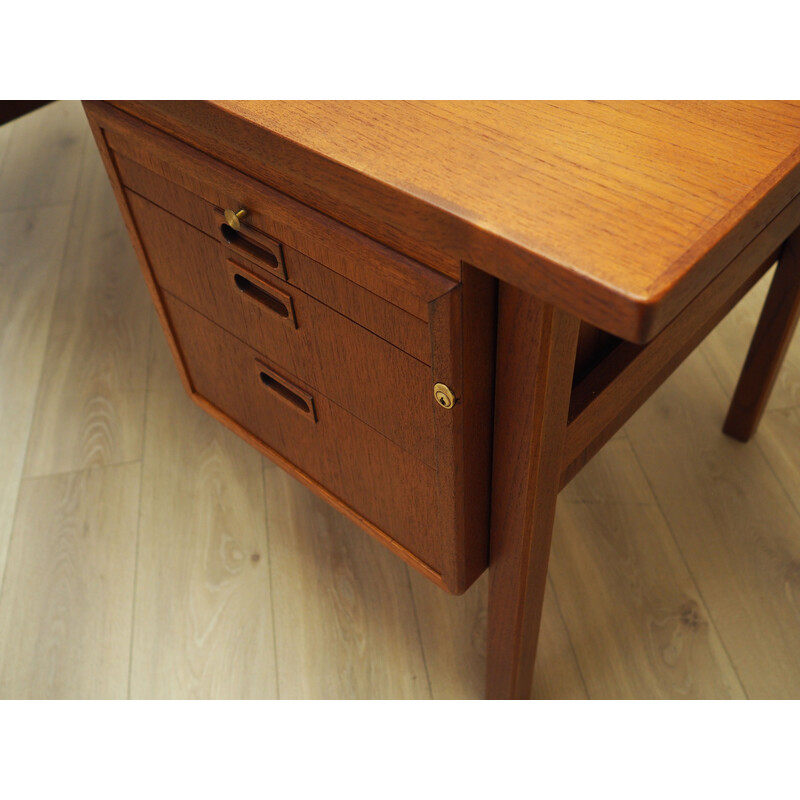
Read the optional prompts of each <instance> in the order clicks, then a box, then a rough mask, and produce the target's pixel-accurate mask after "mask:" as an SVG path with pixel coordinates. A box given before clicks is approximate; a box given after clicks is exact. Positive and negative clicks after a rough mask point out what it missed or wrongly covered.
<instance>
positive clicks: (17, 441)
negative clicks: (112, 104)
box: [0, 184, 71, 579]
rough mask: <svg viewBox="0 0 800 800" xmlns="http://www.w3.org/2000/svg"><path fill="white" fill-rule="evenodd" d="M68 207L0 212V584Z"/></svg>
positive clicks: (53, 294)
mask: <svg viewBox="0 0 800 800" xmlns="http://www.w3.org/2000/svg"><path fill="white" fill-rule="evenodd" d="M0 186H2V184H0ZM0 193H1V192H0ZM70 208H71V207H70V205H65V206H51V207H49V208H42V209H36V208H32V209H26V210H23V211H10V212H4V213H0V273H2V277H3V290H2V291H0V320H2V322H0V579H2V575H3V568H4V564H5V559H6V553H7V551H8V541H9V537H10V535H11V525H12V522H13V519H14V508H15V506H16V502H17V492H18V490H19V485H20V479H21V476H22V468H23V465H24V462H25V452H26V448H27V444H28V435H29V432H30V429H31V422H32V419H33V406H34V402H35V400H36V392H37V390H38V387H39V379H40V376H41V372H42V364H43V362H44V353H45V346H46V343H47V333H48V330H49V327H50V317H51V314H52V310H53V302H54V298H55V294H56V283H57V280H58V272H59V268H60V267H61V261H62V259H63V256H64V246H65V242H66V234H67V225H68V222H69V214H70Z"/></svg>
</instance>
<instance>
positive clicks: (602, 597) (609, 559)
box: [550, 502, 744, 699]
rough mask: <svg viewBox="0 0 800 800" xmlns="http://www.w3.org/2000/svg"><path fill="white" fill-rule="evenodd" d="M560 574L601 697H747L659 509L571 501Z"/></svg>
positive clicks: (594, 694)
mask: <svg viewBox="0 0 800 800" xmlns="http://www.w3.org/2000/svg"><path fill="white" fill-rule="evenodd" d="M550 573H551V579H552V581H553V585H554V586H555V587H556V591H557V592H558V597H559V602H560V604H561V610H562V613H563V615H564V619H565V621H566V624H567V628H568V629H569V631H570V637H571V639H572V644H573V646H574V649H575V653H576V655H577V659H578V663H579V664H580V668H581V672H582V674H583V678H584V680H585V682H586V687H587V689H588V692H589V696H590V697H591V698H593V699H624V698H634V699H635V698H638V699H648V698H649V699H655V698H665V699H689V698H726V697H744V692H743V690H742V687H741V685H740V683H739V680H738V678H737V676H736V673H735V671H734V669H733V666H732V665H731V663H730V661H729V659H728V657H727V655H726V653H725V651H724V648H723V646H722V644H721V642H720V639H719V636H718V635H717V633H716V631H715V630H714V627H713V625H712V624H711V623H710V621H709V615H708V611H707V609H706V608H705V606H704V604H703V601H702V599H701V597H700V596H699V594H698V592H697V589H696V587H695V585H694V582H693V581H692V578H691V576H690V575H689V573H688V571H687V569H686V565H685V564H684V562H683V560H682V558H681V555H680V553H679V551H678V549H677V548H676V547H675V545H674V542H673V541H672V539H671V536H670V533H669V530H668V528H667V526H666V524H665V522H664V520H663V517H662V515H661V512H660V510H659V509H658V507H657V506H654V505H627V504H622V503H613V502H603V503H563V504H561V505H560V507H559V515H558V517H557V518H556V529H555V532H554V534H553V557H552V559H551V562H550Z"/></svg>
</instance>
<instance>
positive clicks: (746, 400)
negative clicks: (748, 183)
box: [722, 231, 800, 442]
mask: <svg viewBox="0 0 800 800" xmlns="http://www.w3.org/2000/svg"><path fill="white" fill-rule="evenodd" d="M798 318H800V231H796V232H795V233H794V234H793V235H792V236H790V237H789V239H787V241H786V243H785V244H784V245H783V248H782V249H781V255H780V258H779V260H778V267H777V269H776V270H775V275H774V277H773V278H772V285H771V286H770V287H769V293H768V294H767V299H766V301H765V302H764V308H763V309H762V311H761V316H760V317H759V320H758V325H757V326H756V332H755V333H754V334H753V341H752V342H751V343H750V349H749V350H748V352H747V358H746V359H745V362H744V367H743V368H742V374H741V376H740V377H739V383H738V384H737V385H736V391H735V392H734V395H733V400H732V401H731V406H730V408H729V409H728V416H727V417H726V419H725V424H724V426H723V428H722V430H723V431H725V433H727V434H728V436H732V437H733V438H734V439H738V440H739V441H741V442H746V441H747V440H748V439H750V437H751V436H752V435H753V434H754V433H755V432H756V428H757V427H758V423H759V422H760V420H761V415H762V414H763V413H764V409H765V408H766V405H767V401H768V400H769V396H770V393H771V392H772V387H773V386H774V385H775V379H776V378H777V377H778V371H779V370H780V368H781V364H782V363H783V357H784V356H785V355H786V350H787V348H788V347H789V342H791V340H792V334H793V333H794V329H795V326H796V325H797V320H798Z"/></svg>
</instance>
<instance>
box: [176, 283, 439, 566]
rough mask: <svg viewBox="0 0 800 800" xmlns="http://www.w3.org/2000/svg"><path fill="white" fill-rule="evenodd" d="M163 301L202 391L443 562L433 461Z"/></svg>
mask: <svg viewBox="0 0 800 800" xmlns="http://www.w3.org/2000/svg"><path fill="white" fill-rule="evenodd" d="M164 300H165V305H166V308H167V313H168V315H169V317H170V320H171V322H172V324H173V329H174V330H175V332H176V338H177V342H178V347H179V348H180V351H181V353H182V355H183V358H184V363H185V365H186V369H187V372H188V373H189V378H190V380H191V382H192V386H193V387H194V388H195V391H197V392H198V393H199V394H200V395H201V396H203V397H205V398H206V399H207V400H208V401H209V402H211V403H212V404H213V405H215V406H216V407H217V408H219V409H220V410H222V411H224V412H225V413H227V414H228V415H229V416H230V417H231V419H233V420H234V421H235V422H237V423H239V425H241V426H242V427H243V428H245V429H246V430H248V431H250V432H251V433H253V434H254V435H255V436H257V437H258V438H259V439H260V440H261V441H262V442H264V443H265V444H266V445H268V446H269V447H270V448H272V449H273V450H275V451H276V452H277V453H280V454H281V455H282V456H283V457H284V458H286V459H288V460H289V461H291V462H292V463H293V464H295V465H297V466H298V467H299V468H300V469H301V470H303V471H304V472H305V473H306V474H307V475H309V476H310V477H311V478H313V479H315V480H317V481H319V482H320V483H324V485H325V486H326V488H327V489H328V490H329V491H331V492H332V493H333V494H334V495H336V496H337V497H338V498H340V499H341V500H342V501H344V502H345V503H347V504H348V505H349V506H350V507H351V508H353V509H354V510H355V511H356V512H358V513H359V514H361V515H362V516H363V517H365V518H366V519H369V520H370V521H372V522H373V523H375V524H376V525H377V526H378V527H380V528H381V529H382V530H384V531H385V532H386V533H387V534H388V535H389V536H391V537H392V538H393V539H394V540H395V541H396V542H398V543H399V544H401V545H402V546H403V547H405V548H407V549H408V550H410V551H411V552H413V553H415V554H416V555H418V556H419V557H420V558H421V559H422V560H423V561H424V562H425V563H426V564H428V565H430V566H431V567H433V568H434V569H436V568H440V567H441V554H440V552H439V542H437V540H436V536H435V530H436V519H435V516H436V515H435V508H436V497H435V491H436V490H435V475H434V472H433V470H432V469H431V468H430V467H427V466H426V465H424V464H421V463H420V462H419V461H418V460H417V459H416V458H414V457H413V456H411V455H409V454H408V453H406V452H404V451H403V450H402V449H401V448H399V447H398V446H397V445H396V444H394V443H393V442H391V441H389V440H388V439H387V438H386V437H385V436H382V435H381V434H379V433H377V432H376V431H374V430H373V429H372V428H370V427H369V426H368V425H365V424H364V423H362V422H361V421H360V420H358V419H356V418H355V417H354V416H353V415H351V414H348V413H347V412H346V411H344V409H342V408H341V407H340V406H338V405H336V404H335V403H333V402H331V401H330V400H328V399H327V398H326V397H325V396H324V395H320V394H319V393H317V392H316V391H315V389H314V387H312V386H310V385H308V384H306V383H301V382H300V381H299V380H298V379H297V378H295V377H294V376H289V375H287V373H286V372H285V371H283V370H280V369H278V367H277V366H276V365H275V364H274V363H272V362H270V361H268V360H267V359H265V358H264V357H263V356H262V355H261V354H260V353H258V352H257V351H255V350H253V349H252V348H250V347H248V346H247V345H245V344H244V343H242V342H240V341H239V340H238V339H236V338H234V337H233V336H231V335H229V334H227V333H226V332H225V331H223V330H222V329H221V328H219V327H217V326H216V325H214V324H213V323H212V322H210V321H209V320H208V319H206V318H205V317H203V316H202V315H200V314H198V313H197V312H195V311H193V310H192V309H190V308H189V307H188V306H186V305H185V304H184V303H181V302H180V301H179V300H177V299H176V298H173V297H172V296H171V295H169V294H165V295H164ZM398 487H399V490H398Z"/></svg>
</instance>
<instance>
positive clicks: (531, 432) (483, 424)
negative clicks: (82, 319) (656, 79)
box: [85, 102, 800, 698]
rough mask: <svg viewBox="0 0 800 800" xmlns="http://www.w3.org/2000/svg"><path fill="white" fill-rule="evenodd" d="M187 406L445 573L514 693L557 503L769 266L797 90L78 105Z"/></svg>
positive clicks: (769, 336) (759, 375)
mask: <svg viewBox="0 0 800 800" xmlns="http://www.w3.org/2000/svg"><path fill="white" fill-rule="evenodd" d="M85 107H86V111H87V114H88V116H89V120H90V122H91V124H92V128H93V131H94V134H95V137H96V139H97V144H98V146H99V148H100V151H101V153H102V155H103V158H104V160H105V164H106V167H107V169H108V172H109V175H110V177H111V181H112V183H113V185H114V189H115V191H116V196H117V199H118V201H119V204H120V207H121V209H122V211H123V214H124V216H125V220H126V223H127V225H128V228H129V231H130V234H131V237H132V239H133V242H134V245H135V247H136V250H137V252H138V255H139V258H140V261H141V264H142V268H143V271H144V275H145V279H146V280H147V283H148V286H149V288H150V291H151V293H152V297H153V301H154V303H155V305H156V307H157V309H158V312H159V315H160V318H161V322H162V324H163V326H164V329H165V331H166V334H167V337H168V339H169V341H170V345H171V347H172V350H173V353H174V355H175V359H176V363H177V365H178V368H179V370H180V373H181V376H182V379H183V382H184V385H185V387H186V389H187V391H188V392H189V393H190V395H191V396H192V398H193V399H194V400H195V401H196V402H197V403H198V404H199V405H200V406H201V407H202V408H204V409H206V410H207V411H209V412H210V413H211V414H213V415H214V416H215V417H217V418H218V419H219V420H221V421H222V422H223V423H224V424H226V425H227V426H228V427H230V428H231V429H232V430H234V431H236V432H237V433H238V434H239V435H240V436H242V437H244V438H245V439H246V440H247V441H248V442H250V443H251V444H252V445H253V446H255V447H257V448H258V449H259V450H260V451H261V452H262V453H264V454H265V455H267V456H268V457H270V458H272V459H273V460H274V461H276V462H277V463H278V464H279V465H281V466H282V467H283V468H284V469H287V470H288V471H290V472H291V473H292V474H293V475H295V476H296V477H297V478H298V479H300V480H301V481H303V482H304V483H305V484H306V485H308V486H310V487H311V488H312V489H314V490H315V491H316V492H317V493H319V494H320V495H321V496H322V497H324V498H325V499H326V500H328V501H329V502H330V503H332V504H333V505H334V506H336V507H337V508H338V509H340V510H341V511H342V512H343V513H345V514H347V515H348V516H349V517H350V518H351V519H353V520H355V521H356V522H357V523H358V524H359V525H361V527H363V528H364V529H365V530H366V531H368V532H369V533H370V534H372V535H373V536H375V537H376V538H378V539H379V540H380V541H381V542H383V543H384V544H385V545H386V546H388V547H389V548H390V549H391V550H392V551H393V552H395V553H396V554H398V555H399V556H401V557H402V558H404V559H405V560H406V561H407V562H408V563H409V564H411V565H412V566H414V567H415V568H417V569H418V570H420V571H421V572H422V573H423V574H425V575H426V576H427V577H428V578H430V579H431V580H433V581H434V582H436V583H437V584H439V585H440V586H442V587H443V588H445V589H447V590H449V591H452V592H456V593H459V592H463V591H464V590H465V589H466V588H467V587H468V586H469V585H470V584H471V583H472V582H473V581H474V580H475V579H476V578H477V577H478V575H480V574H481V572H483V570H484V569H486V568H487V567H488V568H489V569H490V596H489V633H488V654H487V655H488V659H487V661H488V670H487V672H488V674H487V695H488V697H490V698H526V697H528V696H529V693H530V687H531V679H532V675H533V665H534V658H535V655H536V641H537V637H538V631H539V621H540V615H541V610H542V601H543V596H544V589H545V580H546V574H547V562H548V556H549V550H550V539H551V533H552V526H553V520H554V515H555V507H556V497H557V495H558V492H559V490H560V489H561V488H562V487H563V486H564V485H565V484H566V483H567V482H568V481H569V480H570V479H571V478H572V477H574V476H575V474H576V473H577V472H578V471H579V470H580V469H581V468H582V467H583V466H584V464H586V462H587V461H588V460H589V459H590V458H591V457H592V456H593V455H594V454H595V453H596V452H597V451H598V450H599V449H600V448H601V447H602V446H603V444H604V443H605V442H606V441H607V440H608V439H609V438H610V437H611V436H612V435H613V434H614V433H615V432H616V431H617V430H618V429H619V428H620V426H621V425H622V424H623V423H624V422H625V421H626V420H627V419H628V417H629V416H630V415H631V414H632V413H633V412H634V411H635V410H636V409H637V408H638V407H639V406H640V405H641V404H642V403H643V402H644V401H645V399H646V398H647V397H648V396H649V395H650V394H651V393H652V392H653V391H654V390H655V389H656V388H657V387H658V386H659V384H661V383H662V382H663V381H664V380H665V378H666V377H667V376H668V375H669V374H670V373H671V372H672V371H673V370H674V369H675V368H676V367H677V366H678V364H679V363H680V362H681V361H682V360H683V359H684V358H685V357H686V356H687V355H688V354H689V353H690V352H691V350H692V349H693V348H694V347H695V346H696V345H697V344H699V342H700V341H701V340H702V339H703V338H704V337H705V336H706V334H708V333H709V332H710V331H711V330H712V329H713V328H714V326H715V325H716V324H717V323H718V322H719V321H720V320H721V319H722V318H723V316H724V315H725V314H726V313H727V312H728V311H729V310H730V309H731V308H732V307H733V306H734V305H735V304H736V302H737V301H738V300H739V299H740V298H741V297H742V296H743V295H744V294H745V292H747V290H748V289H749V288H750V287H751V286H752V285H753V284H754V283H755V282H756V281H757V280H758V278H759V277H761V275H762V274H763V273H764V272H765V271H766V270H767V269H768V268H769V267H770V266H771V265H772V264H773V263H774V262H775V261H776V259H779V266H778V268H777V270H776V272H775V277H774V281H773V285H772V288H771V289H770V292H769V295H768V297H767V300H766V305H765V308H764V311H763V313H762V316H761V320H760V322H759V324H758V327H757V330H756V333H755V337H754V340H753V343H752V345H751V348H750V352H749V354H748V356H747V360H746V362H745V365H744V369H743V372H742V377H741V379H740V381H739V385H738V387H737V389H736V392H735V396H734V398H733V401H732V404H731V408H730V411H729V414H728V418H727V420H726V422H725V428H724V429H725V431H726V432H727V433H728V434H730V435H732V436H735V437H736V438H738V439H742V440H746V439H748V438H749V437H750V436H751V435H752V433H753V432H754V430H755V428H756V426H757V424H758V421H759V418H760V416H761V412H762V411H763V409H764V405H765V403H766V401H767V398H768V396H769V393H770V390H771V388H772V385H773V382H774V379H775V376H776V372H777V370H778V368H779V366H780V363H781V360H782V358H783V354H784V352H785V349H786V347H787V345H788V343H789V340H790V338H791V335H792V332H793V329H794V325H795V324H796V322H797V318H798V313H800V236H799V235H798V233H797V230H798V227H800V103H793V102H769V103H744V102H742V103H739V102H736V103H729V102H725V103H666V102H658V103H645V102H627V103H576V102H570V103H545V102H537V103H518V102H514V103H502V102H491V103H490V102H480V103H464V102H460V103H439V102H436V103H432V102H415V103H399V102H342V103H339V102H337V103H331V102H326V103H311V102H296V103H295V102H293V103H279V102H111V103H100V102H87V103H86V104H85Z"/></svg>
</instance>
